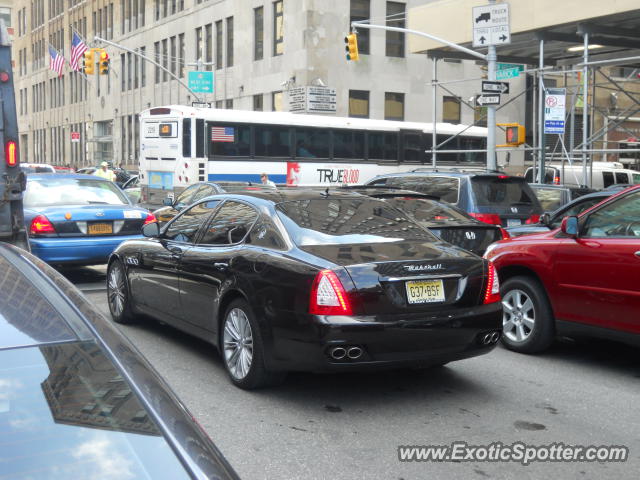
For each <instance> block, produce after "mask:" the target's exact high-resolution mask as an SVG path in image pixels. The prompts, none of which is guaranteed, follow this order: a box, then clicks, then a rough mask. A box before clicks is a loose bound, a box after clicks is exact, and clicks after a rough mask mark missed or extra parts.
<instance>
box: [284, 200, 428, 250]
mask: <svg viewBox="0 0 640 480" xmlns="http://www.w3.org/2000/svg"><path fill="white" fill-rule="evenodd" d="M276 209H277V211H278V216H279V217H280V219H281V220H282V222H283V223H284V225H285V228H286V229H287V231H288V232H289V234H290V235H291V238H292V240H293V241H294V243H295V244H296V245H298V246H308V245H341V244H360V243H386V242H397V241H405V240H409V241H411V240H418V241H437V239H436V237H435V236H434V235H433V234H431V233H429V232H427V231H426V230H424V229H423V228H421V227H420V226H419V225H417V224H416V223H414V222H413V221H412V220H410V219H409V218H408V217H407V216H406V215H405V214H403V213H402V212H400V211H398V210H397V209H395V208H393V207H392V206H390V205H388V204H386V203H385V202H383V201H382V200H375V199H370V198H364V199H360V198H358V199H355V198H348V199H347V198H340V199H338V198H335V199H333V198H332V199H329V198H327V199H317V200H300V201H294V202H285V203H280V204H278V205H277V206H276Z"/></svg>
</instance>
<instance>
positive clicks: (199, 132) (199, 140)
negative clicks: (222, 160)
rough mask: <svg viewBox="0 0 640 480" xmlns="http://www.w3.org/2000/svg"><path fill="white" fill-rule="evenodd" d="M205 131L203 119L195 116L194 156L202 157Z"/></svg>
mask: <svg viewBox="0 0 640 480" xmlns="http://www.w3.org/2000/svg"><path fill="white" fill-rule="evenodd" d="M204 143H205V131H204V120H203V119H202V118H196V157H197V158H202V157H204Z"/></svg>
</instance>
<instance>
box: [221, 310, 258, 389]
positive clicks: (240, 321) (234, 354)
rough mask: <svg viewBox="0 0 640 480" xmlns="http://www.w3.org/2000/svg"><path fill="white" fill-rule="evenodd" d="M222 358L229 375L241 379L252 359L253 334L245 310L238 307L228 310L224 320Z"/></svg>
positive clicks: (247, 371) (244, 375) (246, 372)
mask: <svg viewBox="0 0 640 480" xmlns="http://www.w3.org/2000/svg"><path fill="white" fill-rule="evenodd" d="M223 341H224V360H225V362H226V364H227V368H228V369H229V372H230V373H231V375H232V376H233V377H234V378H235V379H237V380H242V379H243V378H245V377H246V376H247V374H248V373H249V370H250V369H251V362H252V361H253V334H252V332H251V324H250V323H249V319H248V318H247V315H246V314H245V312H244V311H243V310H242V309H240V308H234V309H232V310H230V311H229V313H228V314H227V318H226V319H225V322H224V333H223Z"/></svg>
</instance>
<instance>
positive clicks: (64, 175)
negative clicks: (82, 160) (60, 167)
mask: <svg viewBox="0 0 640 480" xmlns="http://www.w3.org/2000/svg"><path fill="white" fill-rule="evenodd" d="M52 178H53V179H60V178H85V179H89V178H90V179H91V180H98V181H101V182H108V181H109V180H107V179H105V178H102V177H97V176H95V175H87V174H84V173H57V174H55V175H47V174H44V173H33V174H29V175H27V180H39V179H43V180H51V179H52Z"/></svg>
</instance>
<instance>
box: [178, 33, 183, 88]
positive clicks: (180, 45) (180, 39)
mask: <svg viewBox="0 0 640 480" xmlns="http://www.w3.org/2000/svg"><path fill="white" fill-rule="evenodd" d="M178 72H179V73H178V75H179V76H180V78H182V77H184V33H181V34H180V35H178Z"/></svg>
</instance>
